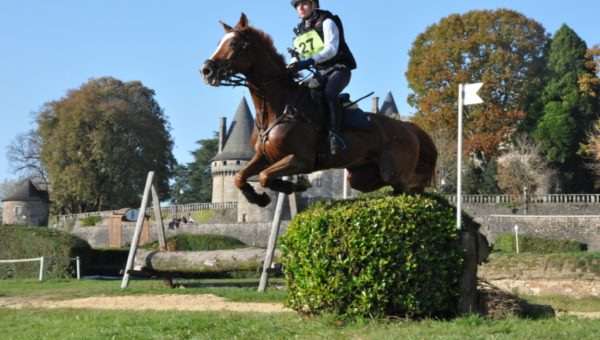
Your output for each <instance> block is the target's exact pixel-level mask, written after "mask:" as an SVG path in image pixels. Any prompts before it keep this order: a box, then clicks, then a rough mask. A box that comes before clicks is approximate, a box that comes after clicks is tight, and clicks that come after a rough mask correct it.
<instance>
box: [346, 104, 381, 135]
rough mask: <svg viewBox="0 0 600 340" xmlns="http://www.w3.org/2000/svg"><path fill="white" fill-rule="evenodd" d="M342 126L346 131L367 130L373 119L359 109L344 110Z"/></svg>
mask: <svg viewBox="0 0 600 340" xmlns="http://www.w3.org/2000/svg"><path fill="white" fill-rule="evenodd" d="M343 115H344V118H343V119H342V126H343V127H344V128H346V129H356V130H369V128H370V126H371V124H372V120H373V118H372V117H371V114H370V113H367V112H364V111H363V110H361V109H353V108H346V109H344V113H343Z"/></svg>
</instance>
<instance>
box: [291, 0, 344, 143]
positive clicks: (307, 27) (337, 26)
mask: <svg viewBox="0 0 600 340" xmlns="http://www.w3.org/2000/svg"><path fill="white" fill-rule="evenodd" d="M291 3H292V6H293V7H294V8H295V9H296V11H297V12H298V15H299V16H300V18H301V19H302V21H301V22H300V23H299V24H298V26H297V27H296V28H295V29H294V33H296V38H295V39H294V48H295V50H296V52H297V53H298V55H299V57H300V59H301V60H296V59H295V58H293V59H292V64H290V65H289V66H288V67H289V68H291V69H296V70H302V69H306V68H309V67H311V66H314V67H315V68H316V69H317V71H318V72H319V74H320V75H321V77H322V78H323V80H324V81H326V83H325V86H324V88H323V94H324V96H325V103H326V105H327V108H328V109H329V147H330V152H331V154H332V155H334V154H336V153H337V152H339V151H341V150H343V149H345V148H346V143H345V142H344V140H343V139H342V137H341V136H340V133H339V131H340V126H341V115H342V107H341V105H340V102H339V100H338V96H339V94H340V93H341V92H342V90H343V89H344V88H345V87H346V86H347V85H348V83H349V82H350V77H351V72H350V71H351V70H353V69H355V68H356V61H355V60H354V57H353V56H352V52H350V49H349V48H348V45H347V44H346V40H345V38H344V28H343V27H342V22H341V20H340V18H339V17H338V16H337V15H333V14H332V13H331V12H328V11H324V10H321V9H319V2H318V0H292V1H291Z"/></svg>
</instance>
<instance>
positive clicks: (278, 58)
mask: <svg viewBox="0 0 600 340" xmlns="http://www.w3.org/2000/svg"><path fill="white" fill-rule="evenodd" d="M236 29H240V28H239V27H237V26H236ZM245 30H248V31H249V32H250V33H251V34H252V36H254V37H255V38H256V39H258V40H259V41H261V42H262V44H263V46H264V47H265V48H266V50H267V53H269V54H270V55H271V57H272V58H273V60H275V62H276V63H277V66H278V67H279V68H280V69H282V70H285V69H286V62H285V57H284V56H283V54H281V53H279V52H277V49H276V48H275V43H274V42H273V38H271V36H270V35H269V34H268V33H266V32H265V31H263V30H260V29H258V28H256V27H254V26H248V27H247V28H245ZM297 77H299V74H298V73H297V72H294V73H292V74H291V78H297Z"/></svg>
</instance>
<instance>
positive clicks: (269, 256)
mask: <svg viewBox="0 0 600 340" xmlns="http://www.w3.org/2000/svg"><path fill="white" fill-rule="evenodd" d="M284 201H285V194H284V193H281V192H280V193H279V195H278V196H277V206H276V208H275V215H274V216H273V223H272V224H271V235H270V236H269V244H268V246H267V253H266V254H265V262H263V270H262V275H261V276H260V283H259V285H258V291H259V292H264V291H265V290H266V288H267V282H268V280H269V268H270V267H271V262H273V254H274V253H275V245H276V243H277V235H278V234H279V225H280V224H281V213H282V211H283V202H284Z"/></svg>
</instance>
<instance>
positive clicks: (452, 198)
mask: <svg viewBox="0 0 600 340" xmlns="http://www.w3.org/2000/svg"><path fill="white" fill-rule="evenodd" d="M445 197H446V199H448V201H449V202H450V203H452V204H456V195H446V196H445ZM332 199H333V198H308V199H307V203H308V204H309V205H310V204H312V203H314V202H316V201H320V200H332ZM513 201H514V200H513V198H512V197H511V196H510V195H463V196H462V203H465V204H501V203H513ZM527 202H529V203H539V204H543V203H591V204H596V203H600V194H548V195H528V197H527ZM236 208H237V202H217V203H192V204H183V205H171V206H168V207H162V208H161V213H162V214H163V216H167V215H171V214H180V213H186V212H192V211H199V210H222V209H236ZM118 211H119V210H107V211H97V212H88V213H81V214H70V215H58V222H59V223H60V222H66V221H76V220H79V219H82V218H85V217H89V216H102V217H106V216H110V215H113V214H116V213H117V212H118ZM152 212H153V210H152V208H151V207H150V208H148V210H147V213H148V214H151V213H152Z"/></svg>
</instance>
